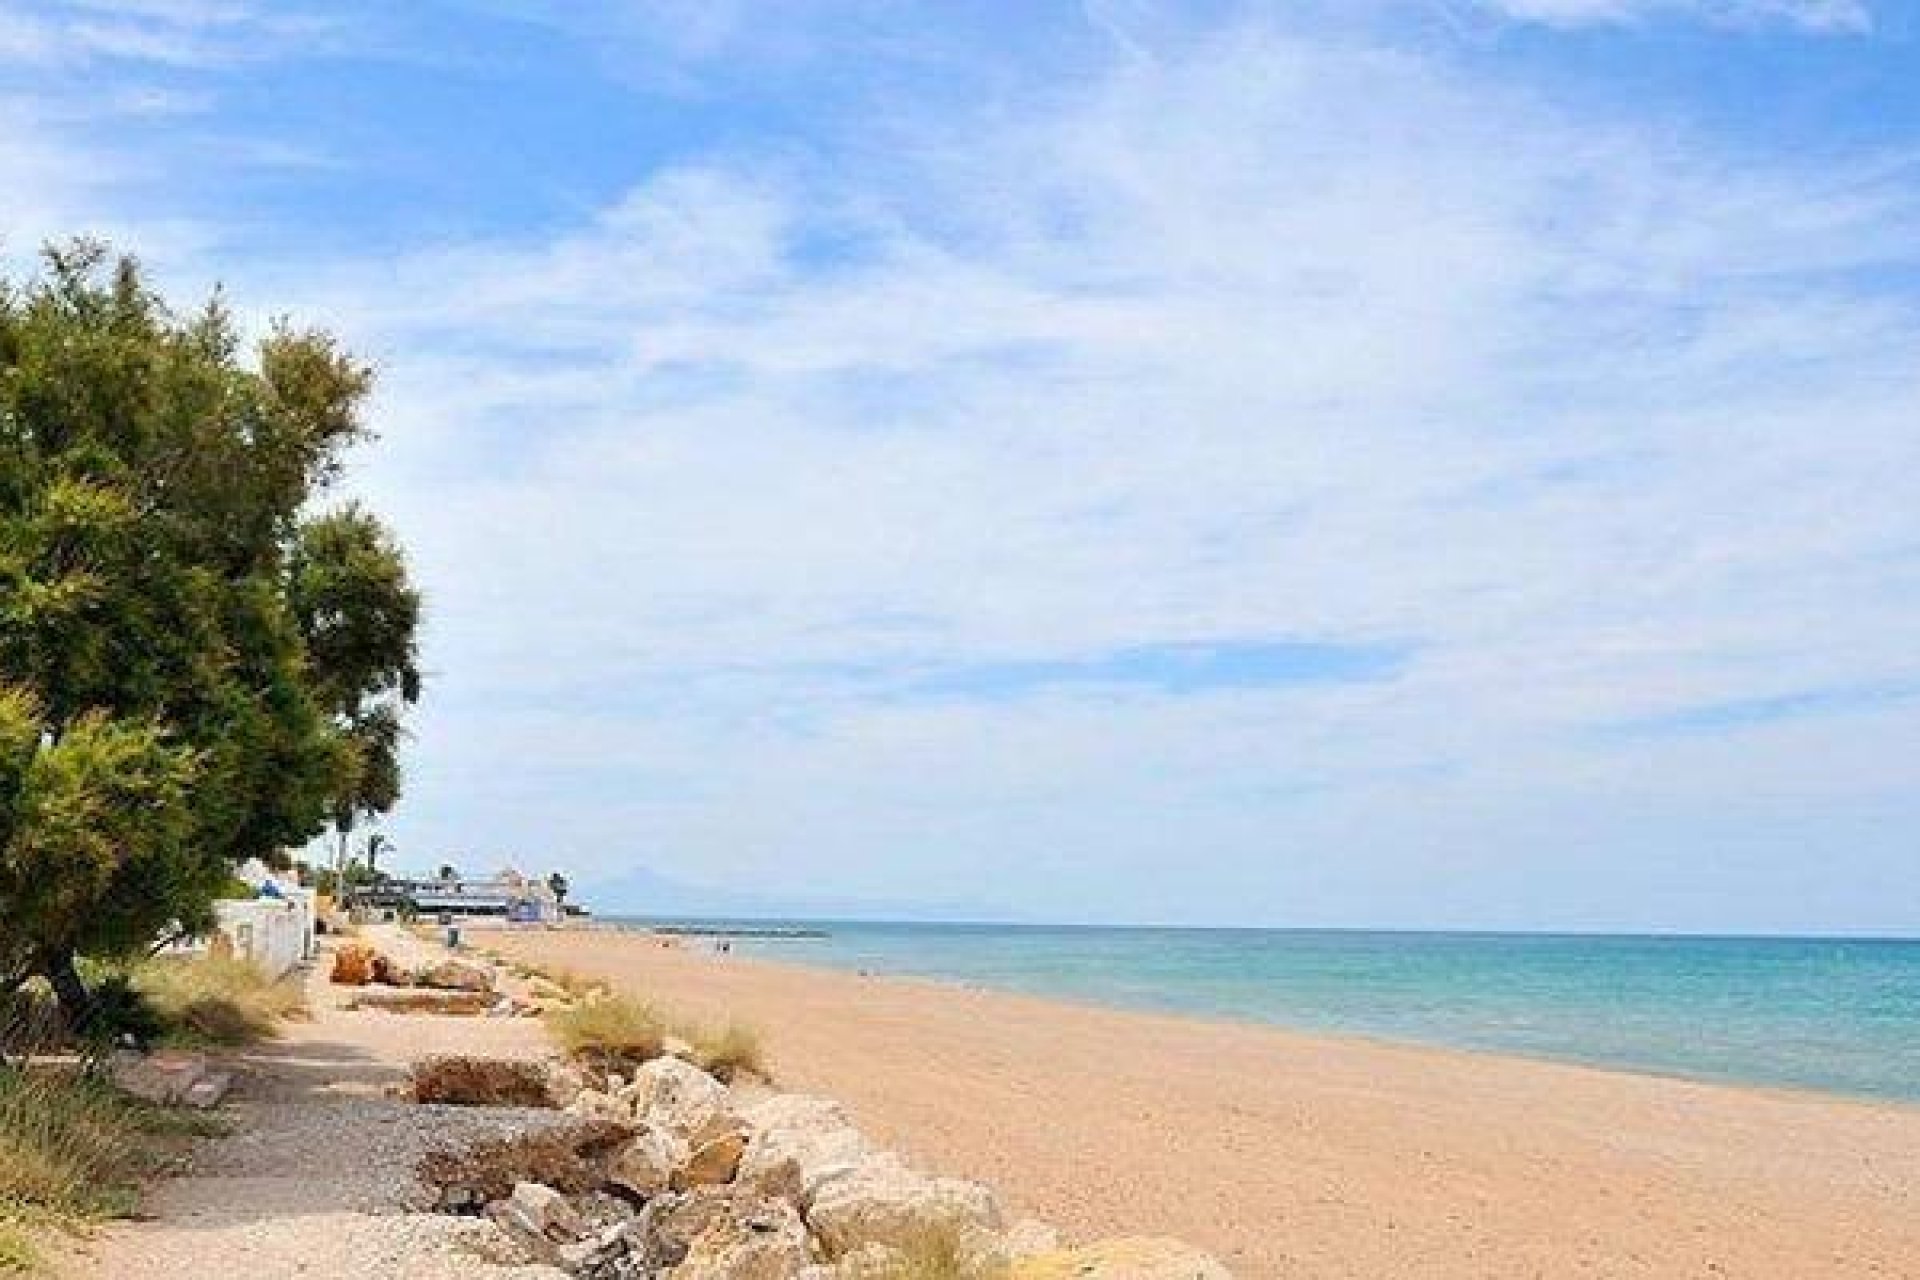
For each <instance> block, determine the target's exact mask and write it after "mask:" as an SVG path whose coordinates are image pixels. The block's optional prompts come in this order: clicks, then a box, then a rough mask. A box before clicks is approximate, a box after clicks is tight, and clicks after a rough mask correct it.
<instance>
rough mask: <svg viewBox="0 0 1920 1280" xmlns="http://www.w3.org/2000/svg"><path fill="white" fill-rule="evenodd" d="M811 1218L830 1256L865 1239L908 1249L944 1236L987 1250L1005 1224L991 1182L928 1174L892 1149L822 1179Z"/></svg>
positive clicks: (809, 1213) (812, 1198) (810, 1209)
mask: <svg viewBox="0 0 1920 1280" xmlns="http://www.w3.org/2000/svg"><path fill="white" fill-rule="evenodd" d="M807 1222H808V1224H809V1225H810V1226H812V1228H813V1232H814V1234H815V1235H816V1236H817V1237H819V1240H820V1243H821V1245H822V1246H823V1247H824V1248H825V1249H826V1251H827V1253H828V1254H829V1255H831V1256H838V1255H840V1254H845V1253H850V1252H852V1251H853V1250H855V1249H857V1248H859V1247H860V1246H862V1245H866V1244H883V1245H892V1246H894V1247H895V1248H907V1247H911V1246H912V1245H913V1244H915V1243H916V1242H917V1241H921V1240H925V1239H927V1238H928V1237H930V1236H933V1237H938V1236H941V1235H950V1236H954V1237H957V1238H958V1239H959V1240H960V1241H961V1243H962V1244H963V1246H967V1245H969V1242H971V1244H970V1247H971V1248H973V1249H976V1250H984V1249H987V1248H990V1247H991V1246H992V1244H993V1243H994V1242H995V1241H996V1240H997V1237H998V1235H999V1232H1000V1227H1001V1219H1000V1205H999V1202H998V1201H997V1200H995V1199H994V1195H993V1192H992V1191H990V1190H988V1189H987V1188H986V1187H983V1186H981V1185H980V1184H979V1183H977V1182H966V1181H963V1180H961V1179H959V1178H930V1177H927V1176H926V1175H924V1174H920V1173H916V1172H914V1171H913V1170H912V1169H909V1168H907V1166H906V1165H905V1164H903V1163H901V1161H900V1160H899V1158H898V1157H896V1156H893V1155H890V1154H889V1155H880V1156H875V1157H870V1158H869V1159H867V1160H865V1161H863V1162H861V1163H860V1164H859V1165H858V1166H857V1167H855V1168H853V1169H851V1170H849V1171H847V1172H844V1173H841V1174H839V1175H837V1176H834V1177H830V1178H826V1179H824V1180H822V1181H821V1182H820V1183H819V1185H818V1186H817V1187H815V1188H814V1190H813V1192H812V1195H811V1196H810V1197H809V1198H808V1201H807Z"/></svg>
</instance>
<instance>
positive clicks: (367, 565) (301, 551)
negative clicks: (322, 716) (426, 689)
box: [289, 505, 420, 857]
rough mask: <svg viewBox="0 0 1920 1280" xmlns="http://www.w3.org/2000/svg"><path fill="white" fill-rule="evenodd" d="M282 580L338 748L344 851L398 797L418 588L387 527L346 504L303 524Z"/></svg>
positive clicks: (338, 826)
mask: <svg viewBox="0 0 1920 1280" xmlns="http://www.w3.org/2000/svg"><path fill="white" fill-rule="evenodd" d="M289 581H290V583H291V596H292V602H293V609H294V615H295V617H296V619H297V620H298V623H299V627H300V633H301V635H302V637H303V638H304V639H305V642H306V647H307V654H308V658H309V663H310V669H311V671H312V686H313V694H314V697H315V699H316V701H317V702H318V703H319V705H320V706H321V708H322V709H323V710H324V711H325V713H326V714H327V715H328V716H329V717H331V719H332V722H333V724H334V725H335V727H336V729H337V731H338V732H339V735H340V742H341V744H342V748H343V759H342V771H341V775H340V778H339V781H338V783H337V785H336V788H335V790H334V792H333V794H332V796H331V797H330V801H331V803H330V806H329V813H328V816H329V817H330V818H331V819H332V822H333V825H334V829H335V831H336V832H337V833H338V834H339V838H340V848H341V852H342V856H343V857H344V855H345V850H346V846H347V840H348V837H349V835H350V834H351V833H352V831H353V829H354V827H355V826H356V825H357V824H358V823H359V821H360V819H361V818H363V817H370V816H373V815H376V814H382V813H386V812H388V811H389V810H391V809H392V808H393V806H394V804H395V802H396V801H398V800H399V798H400V740H401V712H402V709H403V707H404V706H405V705H406V704H408V703H411V702H413V701H415V700H416V699H418V698H419V696H420V671H419V667H418V666H417V664H416V647H415V634H416V633H417V632H418V630H419V626H420V593H419V592H418V591H416V590H415V589H414V587H413V585H412V583H411V582H410V581H409V580H408V577H407V567H406V560H405V558H404V557H403V556H402V555H401V552H400V548H399V545H398V544H397V543H396V542H395V541H394V540H393V537H392V535H391V534H389V533H388V532H387V530H386V528H385V527H384V526H383V525H381V523H380V522H379V521H378V520H376V519H375V518H374V517H373V516H372V515H370V514H369V513H368V512H366V511H365V510H364V509H362V508H360V507H358V506H351V505H350V506H348V507H346V508H345V509H344V510H341V511H338V512H335V513H333V514H330V515H326V516H322V517H320V518H319V519H316V520H312V521H309V522H308V523H306V524H305V525H303V526H301V528H300V529H299V531H298V533H297V535H296V536H295V539H294V544H293V549H292V555H291V571H290V574H289Z"/></svg>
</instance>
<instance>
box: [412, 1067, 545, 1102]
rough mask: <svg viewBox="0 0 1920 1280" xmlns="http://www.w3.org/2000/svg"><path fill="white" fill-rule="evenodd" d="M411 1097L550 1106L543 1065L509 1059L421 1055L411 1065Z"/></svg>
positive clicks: (436, 1100)
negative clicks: (418, 1059) (429, 1056)
mask: <svg viewBox="0 0 1920 1280" xmlns="http://www.w3.org/2000/svg"><path fill="white" fill-rule="evenodd" d="M413 1096H414V1100H415V1101H416V1102H445V1103H451V1104H454V1105H456V1106H485V1107H548V1106H552V1105H553V1099H552V1093H551V1090H550V1088H549V1087H548V1083H547V1069H546V1067H545V1066H543V1065H542V1064H540V1063H538V1062H519V1061H515V1060H513V1059H510V1058H470V1057H465V1056H460V1055H447V1056H444V1057H437V1058H422V1059H421V1060H420V1061H418V1062H416V1063H414V1064H413Z"/></svg>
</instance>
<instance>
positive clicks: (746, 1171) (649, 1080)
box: [421, 1056, 1227, 1280]
mask: <svg viewBox="0 0 1920 1280" xmlns="http://www.w3.org/2000/svg"><path fill="white" fill-rule="evenodd" d="M551 1079H552V1081H553V1082H554V1087H555V1089H556V1090H558V1091H559V1092H560V1093H562V1094H564V1095H569V1096H564V1097H561V1098H557V1099H556V1101H560V1102H563V1103H564V1110H565V1112H566V1113H568V1117H569V1118H568V1119H567V1120H565V1121H563V1122H562V1123H561V1124H560V1125H558V1126H556V1127H550V1128H546V1129H543V1130H542V1131H541V1132H540V1133H539V1134H537V1135H530V1136H529V1137H528V1138H527V1139H526V1140H525V1141H522V1142H519V1143H515V1142H512V1141H506V1142H502V1141H497V1140H496V1141H494V1142H491V1143H488V1144H483V1146H482V1147H479V1148H473V1149H469V1150H468V1151H465V1152H442V1153H436V1154H435V1155H434V1156H433V1157H430V1158H429V1159H428V1161H427V1162H426V1164H425V1165H424V1166H423V1167H422V1170H421V1174H422V1177H423V1179H424V1180H425V1181H426V1182H427V1183H428V1184H429V1186H430V1187H431V1188H432V1189H433V1191H434V1194H435V1195H436V1196H437V1203H438V1207H440V1208H441V1209H442V1210H444V1211H447V1212H455V1213H467V1214H475V1213H477V1214H484V1215H485V1216H487V1217H489V1218H491V1219H493V1220H494V1221H495V1222H497V1223H499V1224H500V1225H501V1226H502V1227H503V1228H505V1229H506V1230H507V1231H509V1232H510V1233H511V1234H512V1235H513V1236H514V1237H516V1238H517V1239H518V1240H519V1241H520V1242H521V1243H522V1244H523V1245H524V1246H525V1248H526V1249H527V1250H528V1252H529V1253H530V1254H532V1255H533V1256H534V1257H536V1258H538V1259H539V1260H542V1261H545V1262H547V1263H549V1264H550V1265H553V1266H556V1267H558V1268H560V1269H561V1270H563V1271H565V1272H567V1273H570V1274H572V1275H575V1276H582V1277H589V1278H591V1280H641V1278H652V1277H659V1278H663V1280H1227V1272H1226V1270H1225V1268H1223V1267H1222V1266H1221V1265H1220V1264H1219V1263H1218V1262H1215V1261H1214V1260H1213V1259H1211V1258H1209V1257H1207V1256H1205V1255H1204V1254H1201V1253H1198V1252H1196V1251H1194V1250H1192V1249H1190V1248H1188V1247H1186V1246H1184V1245H1181V1244H1178V1243H1176V1242H1173V1241H1168V1240H1159V1239H1150V1238H1138V1239H1124V1240H1113V1241H1105V1242H1101V1243H1098V1244H1094V1245H1090V1246H1086V1247H1081V1248H1063V1247H1061V1246H1060V1244H1059V1241H1058V1239H1057V1237H1056V1235H1055V1233H1054V1232H1053V1231H1052V1230H1051V1229H1049V1228H1048V1227H1047V1226H1045V1225H1044V1224H1041V1223H1038V1222H1034V1221H1030V1220H1026V1221H1017V1222H1010V1221H1008V1219H1007V1217H1006V1215H1005V1214H1004V1213H1003V1211H1002V1209H1001V1206H1000V1203H999V1201H998V1199H997V1198H996V1196H995V1195H994V1193H993V1191H992V1190H991V1189H989V1188H987V1187H985V1186H983V1185H981V1184H979V1183H975V1182H969V1181H965V1180H962V1179H957V1178H946V1177H939V1176H935V1175H932V1174H928V1173H925V1172H922V1171H920V1170H918V1169H915V1168H913V1167H912V1166H910V1165H909V1164H908V1163H907V1162H905V1161H904V1160H902V1159H901V1158H900V1157H899V1156H898V1155H896V1154H894V1153H893V1152H890V1151H886V1150H883V1149H881V1148H879V1147H878V1146H876V1145H875V1144H874V1143H872V1142H870V1141H869V1140H868V1138H867V1137H866V1135H865V1134H863V1133H862V1132H860V1130H859V1129H858V1128H856V1127H855V1126H854V1124H853V1123H852V1121H851V1120H850V1119H849V1117H848V1116H847V1114H846V1112H845V1111H844V1110H843V1109H842V1108H841V1107H840V1106H839V1105H838V1104H837V1103H834V1102H832V1101H829V1100H827V1099H823V1098H814V1097H805V1096H800V1095H794V1094H783V1093H771V1092H768V1091H767V1090H765V1089H764V1088H755V1089H747V1088H744V1087H743V1088H736V1087H730V1086H729V1085H727V1084H724V1083H722V1082H721V1081H719V1080H718V1079H716V1078H714V1077H713V1076H711V1075H709V1074H708V1073H706V1072H705V1071H702V1070H701V1069H700V1068H699V1067H697V1066H694V1065H693V1064H691V1063H689V1062H686V1061H684V1060H682V1059H680V1058H678V1057H672V1056H668V1057H661V1058H656V1059H654V1060H653V1061H650V1062H647V1063H645V1064H643V1065H641V1066H639V1067H638V1068H636V1069H635V1070H634V1071H633V1073H632V1075H631V1076H630V1077H622V1076H612V1077H608V1078H604V1079H601V1080H599V1081H597V1082H595V1083H594V1084H593V1085H592V1086H587V1087H583V1086H582V1084H581V1082H580V1081H579V1080H578V1078H577V1077H575V1076H573V1075H572V1074H571V1072H570V1071H568V1070H560V1071H556V1072H554V1073H553V1074H552V1076H551Z"/></svg>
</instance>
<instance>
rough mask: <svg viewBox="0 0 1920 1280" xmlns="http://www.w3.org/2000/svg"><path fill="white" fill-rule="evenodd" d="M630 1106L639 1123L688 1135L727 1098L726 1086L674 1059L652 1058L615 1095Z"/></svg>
mask: <svg viewBox="0 0 1920 1280" xmlns="http://www.w3.org/2000/svg"><path fill="white" fill-rule="evenodd" d="M615 1096H617V1097H618V1098H620V1100H621V1101H623V1102H625V1103H627V1105H629V1106H631V1107H632V1108H633V1118H634V1119H635V1120H636V1121H637V1122H639V1123H640V1124H643V1125H647V1126H649V1127H652V1128H655V1129H665V1130H667V1131H669V1132H670V1133H673V1134H674V1135H676V1136H678V1137H680V1138H683V1139H684V1138H688V1137H691V1136H692V1134H693V1133H694V1132H695V1131H696V1130H698V1129H699V1128H700V1126H701V1125H703V1124H705V1123H706V1122H707V1121H708V1120H709V1119H711V1118H712V1117H713V1115H714V1113H715V1112H717V1111H719V1110H720V1108H721V1107H722V1106H723V1105H724V1104H725V1102H726V1100H727V1087H726V1086H725V1085H723V1084H721V1083H720V1082H719V1081H718V1080H715V1079H714V1078H713V1077H712V1076H710V1075H708V1074H707V1073H706V1072H704V1071H702V1070H701V1069H700V1068H698V1067H696V1066H693V1065H692V1064H690V1063H686V1062H682V1061H680V1059H678V1058H655V1059H654V1060H653V1061H651V1062H648V1063H646V1064H644V1065H642V1066H641V1067H639V1068H638V1069H637V1070H635V1071H634V1073H633V1083H632V1084H630V1085H628V1086H627V1087H626V1088H624V1089H622V1090H619V1091H618V1093H617V1094H616V1095H615Z"/></svg>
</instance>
